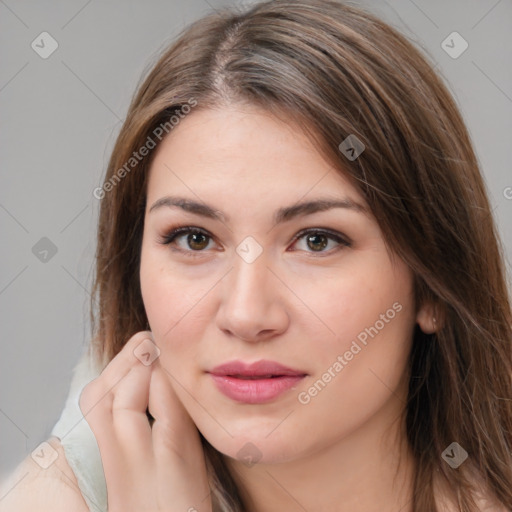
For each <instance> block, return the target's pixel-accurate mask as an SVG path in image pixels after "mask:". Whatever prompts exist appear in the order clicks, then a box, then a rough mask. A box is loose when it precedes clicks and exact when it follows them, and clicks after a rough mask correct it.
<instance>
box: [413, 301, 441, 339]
mask: <svg viewBox="0 0 512 512" xmlns="http://www.w3.org/2000/svg"><path fill="white" fill-rule="evenodd" d="M416 323H417V324H418V325H419V326H420V329H421V330H422V331H423V332H424V333H425V334H433V333H435V332H437V330H438V329H439V325H440V324H441V319H440V318H439V315H438V314H437V312H436V307H435V305H434V304H432V303H431V302H426V303H425V304H423V305H422V306H421V308H420V309H419V310H418V313H417V314H416Z"/></svg>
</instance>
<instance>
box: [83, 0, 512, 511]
mask: <svg viewBox="0 0 512 512" xmlns="http://www.w3.org/2000/svg"><path fill="white" fill-rule="evenodd" d="M194 102H195V106H194V107H193V108H191V107H190V105H192V104H194ZM234 102H242V103H249V104H252V105H255V106H259V107H261V108H264V109H266V110H267V111H269V112H271V113H274V114H275V115H283V116H287V119H289V120H292V121H294V122H296V123H297V126H300V127H301V128H302V129H304V130H305V131H306V132H307V133H308V134H309V135H310V137H311V138H312V139H313V140H314V141H315V143H316V146H317V148H318V150H319V151H320V152H321V153H322V154H323V155H324V156H325V157H326V158H328V159H329V161H330V162H332V164H333V165H334V166H335V168H336V169H339V172H340V173H343V175H344V176H348V177H349V179H351V180H352V181H353V182H354V183H355V184H356V186H357V187H358V189H359V191H360V193H361V194H362V195H363V197H364V198H365V200H366V201H367V204H368V205H369V206H370V208H371V210H372V212H373V214H374V215H375V218H376V219H377V222H378V223H379V225H380V227H381V230H382V232H383V234H384V237H385V240H386V243H387V244H388V246H389V247H390V249H391V250H392V251H393V253H394V254H396V255H397V256H398V257H400V258H402V259H403V260H404V261H405V262H406V263H407V264H408V265H409V267H410V268H411V270H412V272H413V273H414V276H415V291H416V303H417V305H418V306H419V305H421V304H423V303H424V301H429V303H431V304H433V305H434V307H435V309H436V315H437V317H438V318H439V319H440V322H441V324H442V325H441V326H440V329H439V330H438V332H437V333H435V334H433V335H426V334H424V333H422V331H421V330H420V329H419V328H417V329H416V331H415V335H414V339H413V345H412V352H411V358H410V365H409V371H410V379H409V382H410V384H409V398H408V403H407V407H406V411H405V412H406V422H405V423H406V435H407V439H408V441H409V443H410V446H411V449H412V452H413V454H414V456H415V458H416V461H417V468H416V473H415V478H414V489H413V493H414V494H413V495H414V500H413V508H414V510H415V511H416V512H433V511H434V512H435V511H437V510H438V507H437V506H436V500H435V485H434V484H435V480H436V478H441V480H442V481H443V482H444V483H445V484H446V487H447V488H448V489H451V490H452V491H453V496H452V499H453V500H454V501H455V502H456V503H457V504H458V507H459V510H460V511H464V512H474V511H476V510H477V506H476V504H475V501H474V494H473V491H474V490H475V489H474V480H473V478H474V477H475V478H476V480H478V481H479V482H481V484H482V486H484V487H486V488H487V490H488V492H489V493H490V495H491V496H492V497H494V498H495V499H497V500H499V501H500V502H501V503H502V504H503V505H505V506H506V507H507V508H508V509H510V510H512V455H511V452H512V385H511V384H512V382H511V380H512V379H511V377H512V332H511V324H512V321H511V308H510V302H509V296H508V291H507V285H506V277H505V270H504V264H503V259H502V253H501V248H500V244H499V240H498V235H497V232H496V228H495V225H494V221H493V218H492V215H491V210H490V208H489V203H488V199H487V196H486V190H485V186H484V183H483V180H482V176H481V174H480V170H479V166H478V163H477V159H476V157H475V154H474V151H473V148H472V144H471V141H470V137H469V135H468V131H467V129H466V127H465V125H464V122H463V119H462V118H461V115H460V113H459V111H458V109H457V107H456V104H455V102H454V101H453V99H452V97H451V96H450V93H449V92H448V90H447V88H446V87H445V85H444V84H443V81H442V80H441V78H440V77H439V75H438V74H436V73H435V72H434V70H433V66H432V64H431V63H430V62H429V60H428V59H427V58H426V57H425V56H424V55H422V54H421V53H420V52H419V51H418V50H417V49H416V48H415V47H414V46H413V45H412V44H411V43H410V42H408V40H407V39H406V38H405V37H404V36H402V35H400V34H399V33H397V31H396V30H394V29H392V28H391V27H390V26H388V25H387V24H385V23H383V22H382V21H380V20H378V19H376V18H375V17H374V16H373V15H371V14H369V13H368V12H366V11H364V10H362V9H358V8H355V7H352V6H348V5H345V4H343V3H340V2H337V1H329V0H324V1H307V0H298V1H288V0H275V1H270V2H262V3H260V4H257V5H255V6H254V7H253V8H251V9H250V10H248V11H247V12H244V13H241V12H236V11H232V10H229V9H224V10H221V11H217V12H213V13H211V14H209V15H207V16H206V17H204V18H202V19H200V20H199V21H196V22H194V23H193V24H192V25H191V26H189V27H188V28H187V29H186V30H184V31H183V32H182V33H181V34H180V36H179V37H178V38H177V40H176V41H174V42H173V44H172V45H171V46H170V47H169V48H167V49H166V50H165V51H164V52H163V53H162V55H161V56H160V58H159V60H158V62H156V64H155V65H154V66H153V68H152V69H151V70H150V71H149V73H148V74H147V76H146V78H145V79H144V81H143V82H142V83H141V84H140V86H139V88H138V91H137V93H136V94H135V96H134V98H133V100H132V103H131V105H130V108H129V111H128V114H127V118H126V121H125V122H124V125H123V126H122V128H121V132H120V134H119V136H118V138H117V142H116V144H115V148H114V150H113V153H112V157H111V159H110V163H109V166H108V170H107V173H106V176H105V182H104V185H103V188H102V191H101V194H100V196H101V197H102V198H101V207H100V217H99V226H98V239H97V254H96V263H97V265H96V275H95V282H94V289H93V302H92V303H91V306H92V307H91V317H92V321H93V333H94V338H93V343H92V347H93V349H94V354H95V357H96V358H97V361H98V362H99V364H100V365H103V366H104V365H105V364H106V363H107V362H108V361H110V360H111V359H112V358H113V357H114V356H115V355H116V354H117V353H118V352H119V351H120V349H121V348H122V346H123V344H124V343H125V342H126V341H127V340H128V339H129V338H130V337H131V336H132V335H133V334H134V333H136V332H137V331H140V330H144V329H147V328H148V323H147V317H146V314H145V310H144V305H143V301H142V297H141V292H140V283H139V263H140V251H141V241H142V232H143V222H144V209H145V201H146V185H147V176H148V170H149V166H150V164H151V158H152V155H153V154H154V151H153V152H150V153H149V155H148V156H146V157H145V158H141V159H140V161H139V160H137V161H136V162H135V160H130V158H133V153H134V152H135V151H137V150H138V149H139V148H141V147H142V146H143V145H145V144H146V145H147V144H148V141H149V138H151V139H152V140H153V141H154V142H156V143H157V142H158V140H156V141H155V134H157V133H160V132H158V129H159V127H161V126H163V125H165V123H168V124H167V126H166V130H165V132H166V133H167V132H168V133H171V129H172V126H171V125H170V124H169V119H170V118H171V116H172V115H173V114H174V115H175V116H176V117H175V119H178V122H179V118H180V117H182V116H183V115H184V113H186V112H187V109H185V105H189V107H188V111H190V110H192V112H191V113H189V114H188V115H194V109H195V110H198V109H208V108H222V107H223V106H226V105H228V104H230V103H234ZM167 128H168V129H167ZM351 134H353V135H355V136H356V137H357V138H358V139H360V140H361V141H362V142H363V143H364V145H365V150H364V152H363V153H362V154H361V155H360V156H359V158H357V159H355V160H353V161H351V160H349V159H347V158H346V156H345V155H344V154H342V152H341V151H340V149H339V145H340V143H341V142H342V141H343V140H345V139H346V137H347V136H348V135H351ZM127 162H130V166H129V167H127ZM123 168H124V173H123V172H121V169H123ZM121 175H122V176H121ZM94 301H97V304H98V310H97V311H94V309H95V308H94ZM454 441H456V442H457V443H459V444H460V445H461V446H462V447H463V448H464V449H465V450H466V451H467V452H468V454H469V459H468V462H469V463H464V464H462V465H461V466H460V467H459V468H458V469H456V470H455V469H451V468H450V467H449V466H448V464H447V463H446V462H445V461H444V460H443V458H442V456H441V455H442V452H443V450H445V448H446V447H447V446H449V445H450V444H451V443H452V442H454ZM203 443H204V446H205V452H206V456H207V462H208V467H209V470H210V472H211V474H210V477H211V487H212V491H213V492H212V496H213V500H214V504H215V505H214V506H215V510H219V511H220V510H224V511H230V512H234V511H242V510H243V503H242V501H241V499H240V496H239V493H238V490H237V488H236V485H235V484H234V482H233V480H232V479H231V477H230V474H229V472H228V471H227V468H226V467H225V465H224V463H223V459H222V456H221V454H220V453H219V452H217V451H216V450H215V449H214V448H213V447H212V446H211V445H209V443H208V442H207V441H206V440H205V439H204V438H203Z"/></svg>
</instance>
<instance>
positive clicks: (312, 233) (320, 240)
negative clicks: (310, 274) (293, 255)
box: [294, 228, 352, 255]
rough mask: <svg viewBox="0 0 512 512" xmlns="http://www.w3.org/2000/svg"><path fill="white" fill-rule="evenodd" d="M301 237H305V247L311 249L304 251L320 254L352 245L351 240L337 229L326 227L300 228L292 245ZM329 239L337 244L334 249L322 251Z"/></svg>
mask: <svg viewBox="0 0 512 512" xmlns="http://www.w3.org/2000/svg"><path fill="white" fill-rule="evenodd" d="M302 239H305V243H306V247H307V248H308V249H312V250H311V251H308V250H307V249H306V252H313V253H321V254H322V255H323V254H326V253H331V252H333V251H338V250H340V249H342V248H343V247H350V246H351V245H352V243H351V241H350V240H349V239H348V237H346V236H345V235H342V234H341V233H338V232H337V231H330V230H326V229H311V228H309V229H305V230H302V231H300V232H299V233H297V235H296V236H295V239H294V245H296V242H297V241H300V240H302ZM329 241H334V242H336V244H338V246H337V247H334V249H331V250H327V251H324V250H323V249H325V248H326V247H327V246H328V245H329Z"/></svg>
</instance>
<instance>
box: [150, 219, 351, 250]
mask: <svg viewBox="0 0 512 512" xmlns="http://www.w3.org/2000/svg"><path fill="white" fill-rule="evenodd" d="M185 236H186V238H185ZM302 239H305V243H306V249H304V250H305V251H306V252H310V253H319V254H322V255H323V254H326V253H327V254H329V253H331V252H334V251H338V250H340V249H342V248H343V247H351V245H352V242H351V241H350V239H349V238H348V237H346V236H345V235H343V234H341V233H338V232H337V231H331V230H327V229H319V228H308V229H304V230H302V231H300V232H299V233H297V235H295V238H294V240H293V245H297V242H298V241H301V240H302ZM212 240H213V237H212V235H210V234H209V233H208V232H207V231H205V230H203V229H201V228H197V227H194V226H182V227H178V228H175V229H171V231H170V232H169V233H168V234H166V235H164V236H162V238H161V239H160V240H159V242H160V243H161V244H164V245H169V246H171V249H172V250H173V251H178V252H181V253H183V254H186V255H187V256H191V257H196V256H200V255H201V253H202V252H205V249H207V248H208V246H209V243H210V242H211V241H212ZM180 241H181V242H182V243H181V244H180V243H179V242H180ZM329 242H335V244H337V246H335V247H334V248H331V250H327V251H325V250H324V249H325V248H326V247H327V246H328V245H329ZM308 249H311V250H308ZM293 250H294V251H295V250H296V249H293Z"/></svg>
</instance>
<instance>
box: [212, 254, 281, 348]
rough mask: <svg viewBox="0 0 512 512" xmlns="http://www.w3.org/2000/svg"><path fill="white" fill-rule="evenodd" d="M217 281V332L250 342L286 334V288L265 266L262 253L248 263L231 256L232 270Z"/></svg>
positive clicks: (266, 262) (266, 264)
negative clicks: (219, 295)
mask: <svg viewBox="0 0 512 512" xmlns="http://www.w3.org/2000/svg"><path fill="white" fill-rule="evenodd" d="M221 282H222V289H221V295H222V296H221V303H220V306H219V310H218V312H217V326H218V328H219V329H221V330H222V331H224V332H225V333H226V334H228V335H230V336H231V337H234V338H238V339H240V340H243V341H246V342H253V343H254V342H259V341H264V340H269V339H271V338H274V337H275V336H277V335H279V334H281V333H283V332H285V331H286V329H287V328H288V324H289V315H288V312H287V308H286V304H285V290H286V288H285V287H284V286H283V284H282V283H281V282H280V280H279V279H277V277H276V276H275V275H274V273H273V272H272V271H271V270H270V268H269V267H268V261H267V259H266V257H265V252H263V254H261V255H260V256H259V257H258V258H257V259H256V260H255V261H253V262H252V263H247V262H246V261H244V260H243V259H242V258H240V257H239V256H238V255H235V258H234V264H233V268H232V269H231V271H230V272H229V273H228V275H227V276H226V277H225V278H224V279H223V280H222V281H221Z"/></svg>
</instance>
